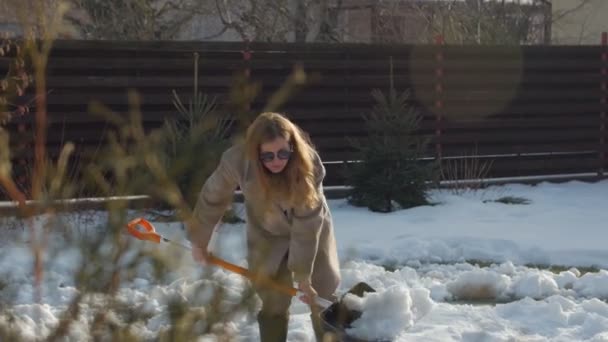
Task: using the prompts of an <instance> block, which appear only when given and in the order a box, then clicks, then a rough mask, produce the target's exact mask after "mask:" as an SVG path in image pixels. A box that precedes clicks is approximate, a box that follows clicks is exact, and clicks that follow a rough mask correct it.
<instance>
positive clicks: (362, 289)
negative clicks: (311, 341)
mask: <svg viewBox="0 0 608 342" xmlns="http://www.w3.org/2000/svg"><path fill="white" fill-rule="evenodd" d="M367 292H376V290H374V288H373V287H371V286H369V284H367V283H364V282H360V283H358V284H357V285H355V286H353V287H352V288H351V289H350V290H349V291H348V292H347V293H351V294H354V295H355V296H357V297H363V295H364V294H365V293H367ZM342 298H344V295H343V296H342ZM342 298H340V300H338V301H337V302H335V303H334V304H332V305H331V306H330V307H329V308H327V309H325V310H324V311H323V312H322V313H321V320H322V321H323V329H324V331H325V332H326V333H331V335H333V336H335V340H336V341H342V342H368V341H366V340H362V339H359V338H356V337H352V336H348V334H346V332H345V330H346V329H348V328H350V325H351V323H353V322H354V321H355V320H357V319H358V318H359V317H361V314H362V313H361V312H359V311H357V310H351V309H349V308H348V307H347V306H346V304H344V303H343V301H342Z"/></svg>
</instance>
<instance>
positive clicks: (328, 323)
mask: <svg viewBox="0 0 608 342" xmlns="http://www.w3.org/2000/svg"><path fill="white" fill-rule="evenodd" d="M140 227H141V228H143V230H141V229H139V228H140ZM127 231H128V232H129V234H131V236H133V237H135V238H137V239H139V240H143V241H151V242H154V243H161V241H162V242H166V243H170V244H174V245H177V246H179V247H182V248H184V249H187V250H192V247H191V246H188V245H186V244H182V243H180V242H177V241H173V240H169V239H167V238H165V237H164V236H162V235H160V234H158V233H157V232H156V230H155V229H154V226H153V225H152V224H151V223H150V222H149V221H148V220H146V219H144V218H136V219H134V220H132V221H130V222H129V223H128V224H127ZM207 262H208V263H210V264H213V265H216V266H220V267H222V268H224V269H226V270H228V271H232V272H234V273H237V274H240V275H242V276H245V277H247V278H248V279H250V280H251V281H253V282H256V283H257V284H259V285H263V286H269V287H271V288H273V289H275V290H277V291H279V292H282V293H284V294H286V295H289V296H292V297H293V296H297V295H302V294H303V293H302V292H301V291H299V290H297V289H295V288H293V287H290V286H285V285H282V284H279V283H277V282H275V281H273V280H272V279H268V278H261V277H259V276H257V275H255V274H254V273H252V272H250V271H249V270H248V269H246V268H243V267H241V266H238V265H235V264H232V263H230V262H228V261H225V260H223V259H221V258H218V257H215V256H213V255H211V254H210V255H209V256H208V258H207ZM365 292H375V290H374V289H373V288H372V287H371V286H369V285H368V284H367V283H364V282H361V283H358V284H357V285H355V286H354V287H353V288H351V289H350V290H349V291H348V293H351V294H354V295H356V296H359V297H362V296H363V294H364V293H365ZM315 302H316V303H315V304H317V305H318V306H319V307H321V308H322V309H323V311H321V312H320V318H321V321H322V329H323V331H324V332H326V333H330V334H332V335H333V336H334V337H335V338H336V340H337V341H343V342H367V341H366V340H362V339H358V338H355V337H351V336H349V335H348V334H346V333H345V329H347V328H349V327H350V324H351V323H352V322H353V321H355V320H356V319H358V318H359V317H361V312H359V311H356V310H351V309H349V308H348V307H346V305H345V304H343V303H342V301H341V300H339V301H337V302H335V303H333V302H331V301H329V300H327V299H324V298H321V297H316V298H315Z"/></svg>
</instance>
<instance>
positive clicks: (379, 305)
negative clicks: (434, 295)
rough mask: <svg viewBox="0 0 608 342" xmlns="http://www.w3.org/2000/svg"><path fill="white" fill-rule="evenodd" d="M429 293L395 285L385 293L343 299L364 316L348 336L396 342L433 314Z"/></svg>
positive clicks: (353, 325) (358, 320)
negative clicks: (404, 332)
mask: <svg viewBox="0 0 608 342" xmlns="http://www.w3.org/2000/svg"><path fill="white" fill-rule="evenodd" d="M429 293H430V292H429V291H428V290H427V289H422V288H418V289H408V288H406V287H404V286H392V287H390V288H388V289H386V290H385V291H382V292H371V293H366V294H365V295H364V296H363V297H357V296H355V295H352V294H347V295H345V296H344V298H343V301H344V304H346V306H347V307H348V308H349V309H351V310H356V311H359V312H361V313H362V314H361V317H360V318H359V319H357V320H355V321H354V322H352V324H351V328H349V329H347V333H348V334H349V335H352V336H356V337H359V338H363V339H368V340H372V339H382V340H393V339H395V338H396V337H397V336H398V335H399V334H401V333H402V332H403V331H405V330H407V329H409V328H410V327H412V326H413V325H414V322H415V321H417V320H419V319H420V318H421V317H423V316H424V315H426V314H427V313H428V312H429V311H431V309H432V307H433V301H432V300H431V298H430V297H429Z"/></svg>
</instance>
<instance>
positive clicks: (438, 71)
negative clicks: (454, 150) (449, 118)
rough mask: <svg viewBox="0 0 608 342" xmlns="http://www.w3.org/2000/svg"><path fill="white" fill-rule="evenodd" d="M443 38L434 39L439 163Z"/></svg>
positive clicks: (441, 119)
mask: <svg viewBox="0 0 608 342" xmlns="http://www.w3.org/2000/svg"><path fill="white" fill-rule="evenodd" d="M443 44H444V40H443V36H442V35H437V37H435V45H436V46H437V50H436V52H435V105H434V106H435V155H436V158H437V160H438V161H439V163H441V159H442V156H443V151H442V146H441V131H442V121H443V106H444V103H443V76H444V70H443V58H444V56H443Z"/></svg>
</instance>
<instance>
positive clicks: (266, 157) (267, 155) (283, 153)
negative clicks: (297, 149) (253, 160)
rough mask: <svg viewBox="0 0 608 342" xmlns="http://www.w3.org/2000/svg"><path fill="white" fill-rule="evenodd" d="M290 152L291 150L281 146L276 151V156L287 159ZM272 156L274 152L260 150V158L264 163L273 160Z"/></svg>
mask: <svg viewBox="0 0 608 342" xmlns="http://www.w3.org/2000/svg"><path fill="white" fill-rule="evenodd" d="M292 153H293V152H292V151H290V150H286V149H283V148H282V149H280V150H279V151H278V152H277V154H276V156H277V158H279V159H281V160H287V159H289V158H290V157H291V154H292ZM274 156H275V154H274V152H262V153H260V160H261V161H262V162H264V163H269V162H271V161H273V160H274Z"/></svg>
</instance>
